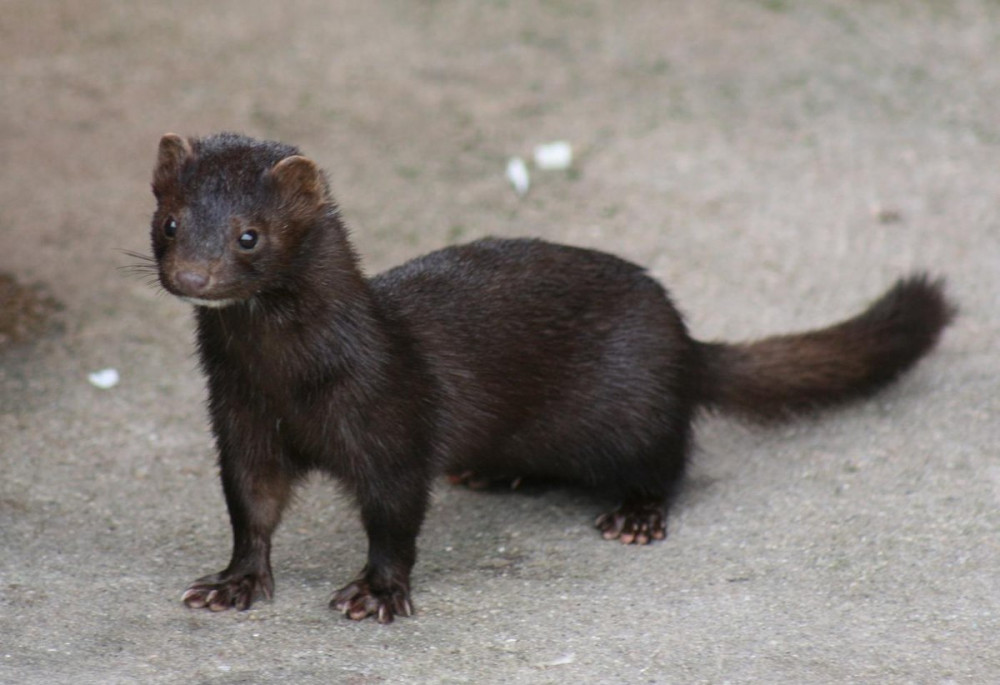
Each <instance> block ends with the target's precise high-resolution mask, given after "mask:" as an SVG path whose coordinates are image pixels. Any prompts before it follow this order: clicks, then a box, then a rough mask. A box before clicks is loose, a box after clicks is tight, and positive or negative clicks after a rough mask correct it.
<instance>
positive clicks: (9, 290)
mask: <svg viewBox="0 0 1000 685" xmlns="http://www.w3.org/2000/svg"><path fill="white" fill-rule="evenodd" d="M61 309H62V305H61V304H60V303H59V302H57V301H56V300H55V298H53V297H52V296H50V295H48V294H47V293H46V291H45V288H44V287H43V286H41V285H37V284H36V285H21V284H20V283H18V282H17V279H15V278H14V277H13V276H11V275H10V274H6V273H0V346H4V345H8V344H11V343H23V342H27V341H29V340H31V339H33V338H37V337H39V336H41V335H43V334H44V333H46V332H48V331H50V330H52V329H53V327H54V323H55V320H54V315H55V314H56V313H57V312H59V311H60V310H61Z"/></svg>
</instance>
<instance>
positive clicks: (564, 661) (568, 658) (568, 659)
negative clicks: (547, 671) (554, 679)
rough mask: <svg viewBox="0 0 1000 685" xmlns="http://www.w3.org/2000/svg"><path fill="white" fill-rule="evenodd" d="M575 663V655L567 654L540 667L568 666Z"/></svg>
mask: <svg viewBox="0 0 1000 685" xmlns="http://www.w3.org/2000/svg"><path fill="white" fill-rule="evenodd" d="M574 661H576V654H574V653H573V652H569V653H568V654H563V655H562V656H560V657H558V658H555V659H553V660H552V661H550V662H548V663H546V664H542V666H566V665H568V664H571V663H573V662H574Z"/></svg>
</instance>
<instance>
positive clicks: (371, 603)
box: [330, 578, 413, 623]
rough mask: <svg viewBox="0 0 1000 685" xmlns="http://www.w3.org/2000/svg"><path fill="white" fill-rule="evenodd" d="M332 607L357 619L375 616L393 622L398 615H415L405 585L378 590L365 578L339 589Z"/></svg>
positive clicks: (381, 620)
mask: <svg viewBox="0 0 1000 685" xmlns="http://www.w3.org/2000/svg"><path fill="white" fill-rule="evenodd" d="M330 608H331V609H334V610H336V611H339V612H340V613H342V614H343V615H344V616H347V617H348V618H350V619H352V620H355V621H360V620H361V619H363V618H365V617H366V616H374V617H375V618H376V620H377V621H378V622H379V623H392V621H393V619H394V618H395V617H396V616H412V615H413V604H412V603H411V602H410V592H409V590H407V589H406V588H405V587H403V586H397V587H394V588H390V589H388V590H384V591H376V590H374V589H373V588H372V587H371V585H370V584H369V583H368V581H367V580H365V579H363V578H360V579H358V580H356V581H354V582H353V583H349V584H348V585H345V586H344V587H342V588H340V589H339V590H337V591H336V592H335V593H334V594H333V599H331V600H330Z"/></svg>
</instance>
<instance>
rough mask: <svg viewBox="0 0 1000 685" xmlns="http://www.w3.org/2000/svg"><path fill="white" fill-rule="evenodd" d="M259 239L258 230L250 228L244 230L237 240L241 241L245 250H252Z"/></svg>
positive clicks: (241, 245) (240, 244) (240, 243)
mask: <svg viewBox="0 0 1000 685" xmlns="http://www.w3.org/2000/svg"><path fill="white" fill-rule="evenodd" d="M257 239H258V236H257V231H253V230H250V231H243V233H241V234H240V237H239V238H238V239H237V241H236V242H237V243H239V246H240V247H241V248H243V249H244V250H252V249H254V248H255V247H256V246H257Z"/></svg>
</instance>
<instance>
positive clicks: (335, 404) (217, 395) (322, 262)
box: [152, 133, 953, 623]
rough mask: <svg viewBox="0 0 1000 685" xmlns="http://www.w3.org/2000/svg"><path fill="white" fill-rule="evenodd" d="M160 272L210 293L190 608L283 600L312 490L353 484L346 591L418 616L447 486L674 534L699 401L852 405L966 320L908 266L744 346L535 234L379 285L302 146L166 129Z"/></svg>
mask: <svg viewBox="0 0 1000 685" xmlns="http://www.w3.org/2000/svg"><path fill="white" fill-rule="evenodd" d="M153 193H154V195H155V196H156V199H157V202H158V204H157V208H156V211H155V213H154V215H153V219H152V248H153V256H154V259H155V263H156V268H157V270H158V275H159V281H160V283H161V284H162V287H163V288H165V289H166V290H167V291H168V292H170V293H172V294H174V295H176V296H178V297H180V298H182V299H184V300H186V301H188V302H190V303H192V304H194V305H195V307H196V309H195V312H196V318H197V342H198V351H199V354H200V360H201V366H202V369H203V371H204V373H205V374H206V376H207V381H208V391H209V402H208V407H209V411H210V415H211V422H212V429H213V432H214V435H215V440H216V444H217V447H218V452H219V463H220V470H221V477H222V486H223V491H224V493H225V498H226V504H227V506H228V509H229V515H230V519H231V522H232V529H233V538H234V543H233V553H232V559H231V561H230V562H229V565H228V566H227V567H226V568H225V569H224V570H222V571H220V572H219V573H216V574H213V575H209V576H205V577H203V578H199V579H198V580H196V581H194V583H193V584H192V585H191V586H190V588H189V589H188V590H187V591H186V592H185V593H184V597H183V601H184V602H185V603H186V604H187V605H188V606H191V607H208V608H209V609H212V610H222V609H226V608H229V607H236V608H238V609H246V608H247V607H249V606H250V605H251V603H252V602H253V601H254V599H255V598H256V597H258V596H260V595H263V596H265V597H270V596H271V594H272V592H273V589H274V581H273V579H272V576H271V565H270V552H271V536H272V533H273V532H274V530H275V527H276V526H277V525H278V522H279V520H280V518H281V515H282V511H283V510H284V509H285V506H286V504H287V503H288V501H289V497H290V495H291V493H292V489H293V487H294V486H295V484H296V482H297V481H299V480H300V479H301V478H302V477H303V476H304V475H305V474H306V473H308V472H310V471H312V470H316V469H318V470H320V471H324V472H326V473H328V474H331V475H333V476H335V477H336V478H338V479H339V480H340V481H342V482H343V483H344V484H345V485H346V487H347V489H348V490H349V492H350V493H351V494H352V495H353V496H354V498H355V500H356V502H357V504H358V506H359V508H360V510H361V518H362V521H363V523H364V527H365V531H366V532H367V535H368V561H367V564H366V565H365V567H364V568H363V570H362V571H361V573H360V575H359V576H358V577H357V578H356V579H355V580H353V581H352V582H350V583H349V584H347V585H346V586H344V587H343V588H341V589H340V590H338V591H337V592H336V593H335V594H334V596H333V599H332V600H331V602H330V605H331V607H333V608H334V609H336V610H338V611H341V612H343V613H344V614H346V615H347V616H349V617H350V618H352V619H361V618H364V617H366V616H370V615H373V616H375V617H376V618H377V620H378V621H380V622H383V623H386V622H390V621H392V619H393V617H394V616H397V615H404V616H408V615H410V614H411V613H412V611H413V607H412V605H411V602H410V585H409V578H410V570H411V568H412V567H413V564H414V561H415V559H416V538H417V533H418V532H419V530H420V525H421V521H422V520H423V517H424V513H425V510H426V508H427V504H428V490H429V488H430V485H431V482H432V479H433V478H434V477H436V475H438V474H440V473H442V472H443V473H446V474H451V476H452V477H453V479H455V480H470V481H472V482H480V481H481V480H483V479H485V480H490V479H503V478H517V477H520V476H537V477H544V478H548V479H551V478H554V479H560V480H563V481H569V482H574V483H577V484H581V485H584V486H589V487H592V488H594V489H595V490H598V491H600V492H602V493H605V494H607V495H610V496H613V497H615V498H616V499H617V500H618V501H620V502H621V505H620V506H619V507H618V508H617V509H615V510H613V511H611V512H609V513H607V514H604V515H602V516H600V517H599V518H598V519H597V527H598V529H599V530H600V531H601V533H602V535H603V537H605V538H608V539H619V540H621V541H622V542H625V543H640V544H645V543H647V542H649V541H651V540H658V539H661V538H663V537H664V536H665V535H666V527H665V515H666V509H667V506H668V505H669V503H670V500H671V497H672V495H673V494H674V493H675V490H676V487H677V484H678V482H679V481H680V479H681V476H682V475H683V473H684V468H685V463H686V460H687V455H688V453H689V451H690V445H691V432H692V431H691V424H692V420H693V418H694V417H695V414H696V412H697V411H698V410H699V409H709V410H715V409H717V410H725V411H729V412H734V413H736V414H738V415H741V416H743V417H746V418H749V419H752V420H763V421H769V420H775V419H780V418H783V417H786V416H789V415H792V414H796V413H801V412H805V411H809V410H812V409H814V408H818V407H822V406H825V405H832V404H836V403H840V402H843V401H845V400H850V399H854V398H857V397H861V396H864V395H868V394H869V393H871V392H873V391H875V390H877V389H879V388H881V387H882V386H884V385H885V384H887V383H888V382H890V381H891V380H893V379H894V378H895V377H897V376H898V375H899V374H900V373H901V372H903V371H905V370H906V369H908V368H909V367H911V366H912V365H913V364H914V363H915V362H916V361H917V360H918V359H920V358H921V357H922V356H923V355H924V354H925V353H926V352H928V350H930V349H931V348H932V347H933V346H934V344H935V342H936V341H937V339H938V335H939V333H940V332H941V330H942V329H943V328H944V327H945V326H946V325H947V324H948V323H949V321H950V319H951V317H952V311H953V310H952V307H951V305H950V304H949V303H948V301H947V299H946V298H945V296H944V294H943V284H942V282H941V281H935V280H932V279H930V278H928V277H927V276H925V275H915V276H911V277H909V278H906V279H903V280H900V281H899V282H898V283H896V285H895V286H893V287H892V288H891V289H890V290H889V291H888V292H887V293H886V294H884V295H883V296H882V297H880V298H879V299H878V300H876V301H875V302H874V303H873V304H872V305H871V306H869V307H868V308H867V309H865V310H864V311H863V312H862V313H861V314H859V315H857V316H855V317H854V318H852V319H849V320H847V321H844V322H842V323H839V324H836V325H833V326H830V327H828V328H824V329H822V330H817V331H813V332H808V333H803V334H797V335H783V336H776V337H771V338H766V339H764V340H760V341H758V342H752V343H746V344H726V343H704V342H699V341H696V340H694V339H692V338H691V337H690V336H689V335H688V332H687V329H686V328H685V325H684V322H683V320H682V318H681V315H680V314H679V313H678V311H677V309H676V308H675V307H674V305H673V304H671V302H670V299H669V298H668V296H667V293H666V292H665V291H664V289H663V288H662V287H661V286H660V285H659V283H657V282H656V281H654V280H653V279H652V278H651V277H650V276H649V275H648V274H647V273H646V271H645V270H644V269H643V268H642V267H639V266H637V265H635V264H631V263H629V262H627V261H624V260H622V259H619V258H617V257H614V256H612V255H609V254H605V253H602V252H597V251H594V250H587V249H579V248H574V247H567V246H563V245H554V244H551V243H547V242H543V241H541V240H528V239H524V240H498V239H485V240H480V241H477V242H474V243H471V244H467V245H459V246H453V247H448V248H445V249H442V250H438V251H436V252H432V253H430V254H427V255H424V256H423V257H419V258H417V259H414V260H412V261H410V262H407V263H405V264H403V265H401V266H398V267H396V268H393V269H390V270H389V271H386V272H384V273H381V274H379V275H377V276H373V277H371V278H366V277H365V276H364V275H363V274H362V272H361V269H360V267H359V264H358V257H357V255H356V254H355V251H354V249H353V248H352V246H351V243H350V241H349V239H348V233H347V230H346V228H345V227H344V224H343V222H342V220H341V218H340V216H339V214H338V209H337V205H336V204H335V202H334V200H333V197H332V196H331V194H330V189H329V185H328V182H327V179H326V177H325V175H324V173H323V172H322V171H321V170H320V169H319V168H318V167H317V166H316V164H315V163H313V162H312V161H310V160H309V159H307V158H305V157H303V156H301V154H300V152H299V150H298V149H297V148H294V147H291V146H288V145H284V144H280V143H276V142H262V141H257V140H253V139H251V138H247V137H244V136H240V135H236V134H231V133H223V134H218V135H213V136H209V137H206V138H200V139H198V138H187V139H185V138H182V137H180V136H177V135H174V134H168V135H165V136H164V137H163V139H162V140H161V141H160V145H159V154H158V160H157V164H156V168H155V171H154V176H153Z"/></svg>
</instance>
